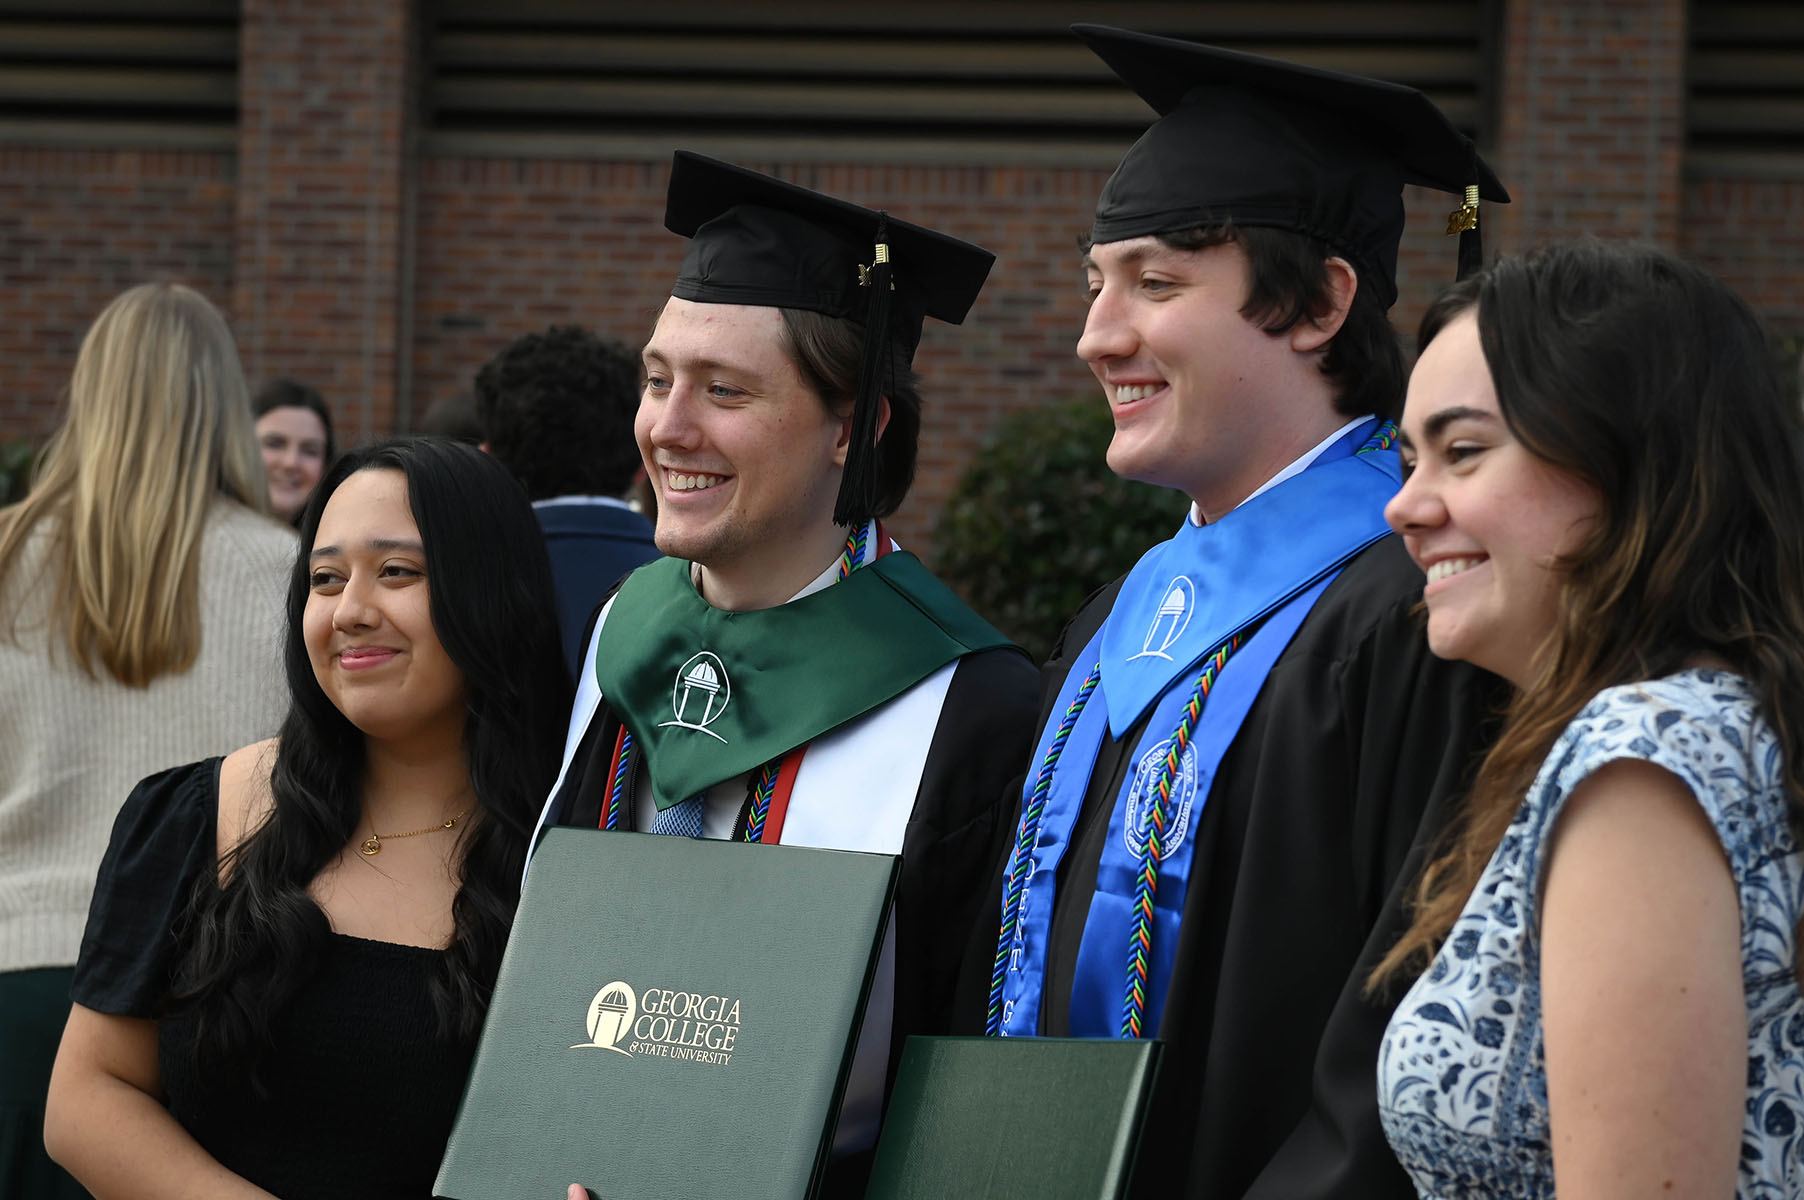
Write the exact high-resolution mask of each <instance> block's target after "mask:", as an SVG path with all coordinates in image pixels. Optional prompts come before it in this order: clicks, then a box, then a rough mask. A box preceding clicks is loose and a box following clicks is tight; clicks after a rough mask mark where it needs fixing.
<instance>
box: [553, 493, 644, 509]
mask: <svg viewBox="0 0 1804 1200" xmlns="http://www.w3.org/2000/svg"><path fill="white" fill-rule="evenodd" d="M585 504H586V505H601V506H602V507H604V508H625V509H630V510H631V511H633V512H638V511H639V506H638V505H637V504H635V503H633V502H632V501H631V500H622V499H621V498H620V497H618V496H548V497H546V498H545V499H543V500H534V501H533V502H532V506H533V507H534V508H535V509H538V508H566V507H575V506H577V505H585Z"/></svg>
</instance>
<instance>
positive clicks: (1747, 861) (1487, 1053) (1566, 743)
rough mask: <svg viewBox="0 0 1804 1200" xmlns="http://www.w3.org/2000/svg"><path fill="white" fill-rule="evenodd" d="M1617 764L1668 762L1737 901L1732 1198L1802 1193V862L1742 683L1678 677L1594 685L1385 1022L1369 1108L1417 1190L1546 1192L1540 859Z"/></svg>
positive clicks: (1548, 1159) (1498, 1196) (1440, 1195)
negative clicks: (1740, 1074) (1739, 1014)
mask: <svg viewBox="0 0 1804 1200" xmlns="http://www.w3.org/2000/svg"><path fill="white" fill-rule="evenodd" d="M1623 758H1639V759H1645V760H1647V761H1648V762H1652V763H1656V764H1658V765H1660V766H1662V767H1665V768H1666V769H1667V770H1669V771H1671V772H1673V774H1675V775H1677V776H1678V777H1679V778H1680V779H1681V780H1683V781H1684V783H1685V784H1686V785H1687V786H1688V787H1689V788H1690V789H1691V790H1692V792H1693V793H1695V794H1696V796H1697V799H1698V803H1700V804H1702V805H1703V806H1704V811H1705V812H1706V813H1707V814H1708V815H1709V817H1710V823H1711V825H1713V826H1714V827H1715V829H1716V834H1717V836H1718V837H1719V838H1720V839H1722V844H1723V849H1724V850H1725V851H1726V852H1727V855H1728V860H1729V867H1730V870H1731V872H1732V873H1733V874H1734V877H1735V884H1736V888H1737V890H1738V891H1739V892H1740V894H1741V961H1742V983H1743V988H1744V990H1745V991H1746V993H1747V1001H1748V1095H1747V1116H1746V1119H1745V1121H1744V1123H1743V1126H1742V1150H1741V1171H1740V1176H1739V1179H1738V1181H1737V1186H1736V1191H1735V1195H1736V1196H1737V1197H1738V1198H1739V1200H1755V1198H1759V1200H1769V1198H1772V1197H1796V1196H1804V1144H1801V1142H1804V1002H1801V1001H1800V997H1799V991H1798V985H1797V983H1796V980H1795V977H1794V975H1793V971H1792V959H1793V954H1794V953H1795V949H1796V948H1795V946H1794V945H1793V931H1794V929H1795V928H1796V925H1797V920H1798V913H1799V909H1800V904H1801V903H1804V895H1801V891H1804V857H1801V856H1800V855H1799V853H1798V852H1797V848H1796V846H1795V845H1794V842H1793V839H1792V836H1791V832H1790V829H1789V827H1788V826H1787V824H1786V817H1785V796H1784V792H1783V790H1782V787H1781V784H1780V759H1779V746H1778V743H1777V741H1776V739H1775V738H1774V736H1773V733H1772V730H1770V729H1769V728H1768V727H1767V725H1766V724H1765V722H1763V721H1762V720H1761V719H1760V718H1759V717H1758V716H1757V715H1756V713H1755V707H1754V700H1753V695H1752V693H1751V692H1750V690H1749V688H1748V685H1747V684H1746V682H1745V681H1744V680H1742V679H1741V678H1740V677H1739V676H1736V675H1731V674H1728V673H1726V672H1721V671H1707V670H1690V671H1682V672H1680V673H1678V674H1676V675H1673V676H1670V677H1668V678H1666V679H1661V680H1657V681H1654V682H1650V683H1640V684H1634V685H1630V686H1627V687H1616V688H1611V689H1609V690H1608V691H1605V692H1602V693H1600V694H1599V695H1598V696H1597V697H1596V698H1594V699H1593V700H1592V701H1591V703H1590V704H1588V705H1586V706H1585V709H1584V711H1583V712H1581V713H1579V715H1578V717H1577V718H1576V719H1575V720H1574V721H1573V722H1572V724H1571V725H1569V726H1567V727H1566V730H1565V732H1564V733H1562V734H1561V735H1560V739H1559V741H1558V742H1557V743H1555V745H1554V748H1553V751H1552V753H1550V754H1549V755H1548V756H1547V761H1546V762H1545V763H1543V764H1542V765H1541V771H1540V774H1539V775H1537V776H1536V778H1535V782H1534V786H1533V787H1531V788H1530V789H1529V793H1528V796H1527V798H1526V799H1525V800H1524V801H1523V804H1522V808H1521V810H1520V811H1519V812H1518V813H1517V814H1516V819H1515V821H1514V822H1513V823H1512V824H1511V825H1510V827H1509V830H1508V832H1506V833H1505V834H1504V838H1503V841H1502V843H1501V844H1500V845H1499V846H1498V847H1497V853H1496V854H1495V855H1493V856H1492V858H1491V862H1490V865H1489V866H1487V867H1486V868H1485V872H1484V874H1483V876H1482V877H1481V878H1480V879H1479V881H1478V886H1477V887H1476V888H1474V889H1473V893H1472V898H1471V900H1470V901H1468V902H1467V904H1466V908H1465V911H1464V912H1462V913H1461V914H1460V918H1459V921H1458V922H1457V923H1456V924H1455V925H1454V927H1453V931H1452V934H1451V936H1450V937H1449V938H1448V939H1447V942H1446V944H1445V945H1443V946H1442V947H1441V951H1440V953H1439V954H1438V955H1436V956H1435V959H1434V962H1433V963H1432V964H1430V966H1429V969H1428V971H1427V972H1426V973H1425V974H1423V976H1422V977H1421V978H1420V979H1418V980H1417V981H1416V983H1415V986H1414V987H1412V988H1411V989H1410V990H1409V993H1408V994H1407V995H1406V996H1404V998H1403V1001H1402V1003H1401V1004H1399V1005H1398V1007H1397V1011H1396V1012H1395V1013H1394V1014H1393V1015H1392V1016H1391V1021H1390V1025H1389V1027H1388V1028H1387V1029H1386V1030H1385V1037H1384V1042H1383V1045H1382V1047H1381V1048H1380V1051H1379V1060H1378V1104H1379V1111H1380V1115H1381V1116H1382V1118H1383V1121H1384V1132H1385V1135H1386V1136H1387V1137H1388V1138H1389V1139H1390V1143H1391V1147H1392V1148H1393V1149H1394V1150H1395V1151H1396V1153H1397V1158H1398V1160H1399V1161H1400V1162H1402V1164H1403V1167H1404V1169H1405V1170H1406V1171H1408V1172H1409V1174H1410V1176H1411V1178H1413V1179H1414V1180H1415V1184H1416V1188H1417V1190H1418V1191H1420V1192H1421V1194H1422V1195H1423V1196H1424V1197H1431V1198H1434V1200H1455V1198H1463V1197H1484V1198H1486V1200H1502V1198H1506V1197H1507V1198H1516V1197H1546V1196H1552V1195H1553V1194H1554V1187H1553V1151H1552V1148H1551V1142H1550V1137H1549V1128H1548V1119H1547V1067H1546V1055H1545V1047H1544V1045H1543V1039H1542V1031H1541V953H1540V946H1539V938H1540V929H1539V924H1540V913H1539V903H1540V896H1541V887H1542V875H1541V872H1542V865H1543V863H1544V861H1545V858H1544V854H1545V850H1546V847H1547V843H1548V835H1549V834H1550V833H1551V831H1552V830H1553V826H1554V821H1555V819H1556V818H1557V817H1558V816H1559V813H1560V808H1561V805H1562V804H1563V803H1564V802H1565V800H1566V797H1567V796H1569V795H1571V794H1572V791H1573V789H1574V788H1576V787H1577V786H1578V785H1579V784H1580V783H1581V782H1583V781H1584V779H1585V778H1586V777H1587V776H1589V775H1590V774H1591V773H1592V772H1593V771H1595V770H1597V769H1598V768H1599V767H1601V766H1603V765H1604V764H1605V763H1608V762H1612V761H1614V760H1617V759H1623Z"/></svg>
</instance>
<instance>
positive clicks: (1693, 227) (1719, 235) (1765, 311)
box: [1680, 179, 1804, 338]
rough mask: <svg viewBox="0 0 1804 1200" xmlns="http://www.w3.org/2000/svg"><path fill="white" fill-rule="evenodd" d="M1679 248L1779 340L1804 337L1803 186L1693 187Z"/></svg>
mask: <svg viewBox="0 0 1804 1200" xmlns="http://www.w3.org/2000/svg"><path fill="white" fill-rule="evenodd" d="M1680 245H1681V247H1682V249H1683V252H1684V254H1685V255H1686V256H1687V257H1688V258H1691V259H1694V260H1696V261H1697V262H1698V263H1699V264H1700V265H1702V266H1704V267H1707V268H1709V269H1710V270H1711V271H1713V272H1715V273H1716V275H1717V276H1718V277H1719V278H1721V279H1722V280H1723V281H1724V282H1726V283H1728V284H1729V286H1730V287H1733V288H1734V289H1735V290H1736V291H1738V292H1740V293H1741V295H1742V297H1743V298H1744V299H1746V300H1747V302H1748V303H1749V304H1752V305H1753V306H1754V308H1755V309H1756V310H1757V311H1758V312H1759V313H1760V314H1761V315H1762V316H1764V317H1765V318H1766V319H1767V321H1768V322H1770V323H1771V325H1772V327H1773V329H1774V331H1775V332H1776V333H1779V334H1781V335H1785V336H1788V337H1793V338H1798V337H1804V180H1799V179H1792V180H1762V179H1691V180H1688V181H1687V182H1686V184H1685V223H1684V228H1683V230H1682V231H1681V240H1680Z"/></svg>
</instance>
